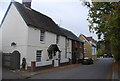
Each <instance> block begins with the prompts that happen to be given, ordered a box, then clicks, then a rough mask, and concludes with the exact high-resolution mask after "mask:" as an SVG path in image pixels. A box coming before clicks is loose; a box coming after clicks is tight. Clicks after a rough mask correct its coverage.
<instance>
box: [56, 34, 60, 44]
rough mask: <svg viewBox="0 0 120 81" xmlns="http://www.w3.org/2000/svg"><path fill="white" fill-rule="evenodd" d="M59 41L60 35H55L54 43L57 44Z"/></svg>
mask: <svg viewBox="0 0 120 81" xmlns="http://www.w3.org/2000/svg"><path fill="white" fill-rule="evenodd" d="M59 41H60V36H59V35H56V44H59Z"/></svg>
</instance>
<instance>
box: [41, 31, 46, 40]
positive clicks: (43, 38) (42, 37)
mask: <svg viewBox="0 0 120 81" xmlns="http://www.w3.org/2000/svg"><path fill="white" fill-rule="evenodd" d="M44 40H45V31H41V32H40V41H44Z"/></svg>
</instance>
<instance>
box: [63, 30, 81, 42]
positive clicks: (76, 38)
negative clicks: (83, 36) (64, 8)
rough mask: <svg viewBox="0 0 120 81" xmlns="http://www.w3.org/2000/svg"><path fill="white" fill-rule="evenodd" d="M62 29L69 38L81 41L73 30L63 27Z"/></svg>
mask: <svg viewBox="0 0 120 81" xmlns="http://www.w3.org/2000/svg"><path fill="white" fill-rule="evenodd" d="M61 31H62V32H63V34H64V35H65V36H67V38H69V39H71V40H76V41H81V40H80V39H79V38H78V37H77V36H76V35H75V34H73V33H72V32H71V31H69V30H66V29H64V28H61ZM81 42H82V41H81Z"/></svg>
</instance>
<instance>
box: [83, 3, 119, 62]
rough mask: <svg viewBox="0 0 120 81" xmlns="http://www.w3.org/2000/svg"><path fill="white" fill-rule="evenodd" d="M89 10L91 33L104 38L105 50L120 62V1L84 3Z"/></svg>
mask: <svg viewBox="0 0 120 81" xmlns="http://www.w3.org/2000/svg"><path fill="white" fill-rule="evenodd" d="M84 4H85V5H86V6H87V7H88V8H89V14H88V16H89V17H88V19H87V20H88V21H89V23H90V25H89V29H90V32H94V31H96V34H97V35H98V38H99V39H101V36H103V40H104V44H105V49H106V50H107V52H110V53H112V54H114V56H115V59H116V60H117V61H118V60H120V54H119V50H120V1H119V2H92V3H89V2H84Z"/></svg>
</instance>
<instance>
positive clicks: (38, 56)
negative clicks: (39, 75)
mask: <svg viewBox="0 0 120 81" xmlns="http://www.w3.org/2000/svg"><path fill="white" fill-rule="evenodd" d="M41 57H42V50H37V52H36V61H37V62H40V61H41Z"/></svg>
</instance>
